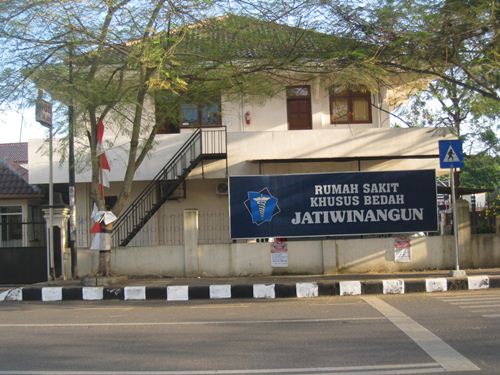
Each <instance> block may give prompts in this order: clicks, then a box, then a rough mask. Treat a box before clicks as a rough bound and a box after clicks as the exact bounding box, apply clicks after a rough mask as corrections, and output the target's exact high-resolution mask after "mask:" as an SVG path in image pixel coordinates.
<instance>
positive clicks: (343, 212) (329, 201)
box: [229, 170, 437, 239]
mask: <svg viewBox="0 0 500 375" xmlns="http://www.w3.org/2000/svg"><path fill="white" fill-rule="evenodd" d="M229 205H230V208H229V209H230V222H231V238H233V239H237V238H242V239H243V238H264V237H318V236H321V237H323V236H342V235H361V234H382V233H409V232H431V231H436V230H437V199H436V178H435V171H434V170H419V171H398V172H348V173H347V172H346V173H321V174H296V175H268V176H262V175H260V176H232V177H229Z"/></svg>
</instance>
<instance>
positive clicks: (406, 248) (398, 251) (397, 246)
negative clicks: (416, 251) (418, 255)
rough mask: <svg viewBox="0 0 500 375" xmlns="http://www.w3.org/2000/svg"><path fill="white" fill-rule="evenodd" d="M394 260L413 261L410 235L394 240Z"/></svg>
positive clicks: (400, 261)
mask: <svg viewBox="0 0 500 375" xmlns="http://www.w3.org/2000/svg"><path fill="white" fill-rule="evenodd" d="M394 262H396V263H408V262H411V241H410V238H408V237H399V238H396V239H395V240H394Z"/></svg>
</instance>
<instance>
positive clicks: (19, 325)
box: [0, 317, 385, 328]
mask: <svg viewBox="0 0 500 375" xmlns="http://www.w3.org/2000/svg"><path fill="white" fill-rule="evenodd" d="M371 320H385V319H384V318H383V317H366V318H353V317H345V318H330V319H282V320H278V319H277V320H215V321H206V322H203V321H193V322H129V323H112V322H108V323H10V324H9V323H2V324H0V328H36V327H39V328H45V327H54V328H55V327H61V328H63V327H136V326H137V327H142V326H189V325H193V326H196V325H198V326H199V325H230V324H249V325H255V324H289V323H328V322H342V321H371Z"/></svg>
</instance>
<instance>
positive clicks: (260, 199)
mask: <svg viewBox="0 0 500 375" xmlns="http://www.w3.org/2000/svg"><path fill="white" fill-rule="evenodd" d="M244 204H245V207H246V208H247V210H248V212H249V213H250V216H251V217H252V223H253V224H256V225H261V224H262V223H264V222H270V221H271V220H272V219H273V217H274V216H275V215H277V214H278V213H280V208H279V206H278V199H277V198H276V197H275V196H273V195H272V194H271V193H270V191H269V189H268V188H264V189H262V190H261V191H249V192H248V199H247V200H246V201H245V202H244Z"/></svg>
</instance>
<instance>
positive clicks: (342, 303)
mask: <svg viewBox="0 0 500 375" xmlns="http://www.w3.org/2000/svg"><path fill="white" fill-rule="evenodd" d="M308 305H309V306H349V305H363V302H339V303H326V302H325V303H316V302H313V303H308Z"/></svg>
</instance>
